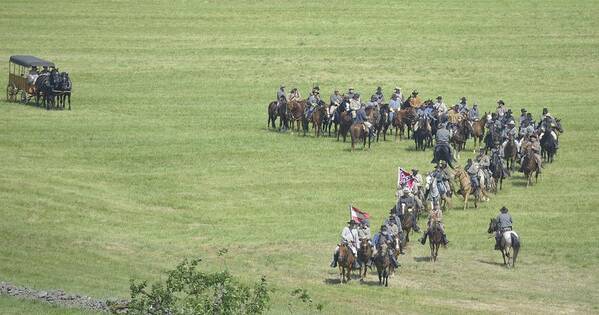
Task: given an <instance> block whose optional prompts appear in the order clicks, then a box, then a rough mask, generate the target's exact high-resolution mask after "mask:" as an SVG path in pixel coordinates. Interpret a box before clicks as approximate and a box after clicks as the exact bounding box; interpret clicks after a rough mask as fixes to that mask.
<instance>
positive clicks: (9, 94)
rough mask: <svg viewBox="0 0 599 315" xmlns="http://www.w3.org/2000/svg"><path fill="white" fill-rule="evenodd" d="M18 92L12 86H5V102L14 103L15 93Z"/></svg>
mask: <svg viewBox="0 0 599 315" xmlns="http://www.w3.org/2000/svg"><path fill="white" fill-rule="evenodd" d="M18 92H19V90H18V89H17V88H16V87H15V86H14V85H10V84H9V85H7V86H6V101H7V102H15V101H16V100H17V93H18Z"/></svg>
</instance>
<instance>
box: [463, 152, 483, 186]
mask: <svg viewBox="0 0 599 315" xmlns="http://www.w3.org/2000/svg"><path fill="white" fill-rule="evenodd" d="M464 171H466V173H468V176H470V184H471V185H472V191H476V190H477V189H478V188H479V183H478V164H476V163H474V162H473V161H472V159H468V161H467V162H466V166H464Z"/></svg>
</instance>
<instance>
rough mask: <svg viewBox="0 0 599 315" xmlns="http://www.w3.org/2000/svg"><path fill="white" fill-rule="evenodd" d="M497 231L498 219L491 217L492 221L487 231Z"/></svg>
mask: <svg viewBox="0 0 599 315" xmlns="http://www.w3.org/2000/svg"><path fill="white" fill-rule="evenodd" d="M495 231H497V219H495V218H491V221H490V222H489V228H488V229H487V233H489V234H490V233H493V232H495Z"/></svg>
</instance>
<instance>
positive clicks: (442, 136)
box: [435, 128, 449, 144]
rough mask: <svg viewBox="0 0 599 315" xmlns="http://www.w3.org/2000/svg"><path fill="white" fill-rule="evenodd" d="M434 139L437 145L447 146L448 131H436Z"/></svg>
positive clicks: (443, 129)
mask: <svg viewBox="0 0 599 315" xmlns="http://www.w3.org/2000/svg"><path fill="white" fill-rule="evenodd" d="M435 139H436V140H437V144H441V143H442V144H449V130H447V129H445V128H441V129H439V130H437V134H436V137H435Z"/></svg>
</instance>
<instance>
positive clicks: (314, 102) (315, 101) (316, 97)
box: [304, 90, 320, 120]
mask: <svg viewBox="0 0 599 315" xmlns="http://www.w3.org/2000/svg"><path fill="white" fill-rule="evenodd" d="M319 104H320V93H319V92H318V91H317V90H312V94H311V95H310V96H309V97H308V100H307V101H306V108H305V109H304V115H305V116H306V118H307V119H308V120H309V119H310V118H311V117H312V113H313V112H314V109H315V108H316V106H318V105H319Z"/></svg>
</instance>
